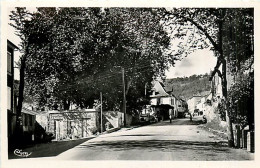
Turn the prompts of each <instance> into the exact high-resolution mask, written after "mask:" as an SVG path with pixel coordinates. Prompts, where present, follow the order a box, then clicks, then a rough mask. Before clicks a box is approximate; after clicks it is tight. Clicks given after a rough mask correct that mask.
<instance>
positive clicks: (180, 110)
mask: <svg viewBox="0 0 260 168" xmlns="http://www.w3.org/2000/svg"><path fill="white" fill-rule="evenodd" d="M176 107H177V117H178V118H183V117H184V116H185V113H186V112H187V111H188V104H187V102H186V101H184V100H183V99H181V98H178V99H177V103H176Z"/></svg>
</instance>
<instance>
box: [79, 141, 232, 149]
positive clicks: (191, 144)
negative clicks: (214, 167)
mask: <svg viewBox="0 0 260 168" xmlns="http://www.w3.org/2000/svg"><path fill="white" fill-rule="evenodd" d="M77 148H87V149H95V150H99V149H100V150H101V149H102V150H103V151H126V150H148V151H163V152H173V151H175V150H178V151H180V150H183V151H185V150H197V151H204V150H211V151H215V152H227V151H228V150H229V149H228V147H227V143H226V142H224V141H223V142H200V141H182V140H145V141H144V140H135V141H132V140H131V141H100V142H95V143H89V144H82V145H79V146H77Z"/></svg>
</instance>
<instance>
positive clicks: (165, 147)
mask: <svg viewBox="0 0 260 168" xmlns="http://www.w3.org/2000/svg"><path fill="white" fill-rule="evenodd" d="M198 124H199V123H198V121H197V122H196V121H193V122H190V121H189V119H187V118H185V119H175V120H173V122H172V123H169V121H164V122H159V123H155V124H152V125H148V126H142V127H138V128H133V129H130V130H126V129H122V130H120V131H117V132H114V133H110V134H104V135H100V136H98V137H97V138H94V139H91V140H89V141H86V142H84V143H82V144H80V145H78V146H76V147H74V148H72V149H70V150H68V151H66V152H64V153H61V154H60V155H58V156H57V157H55V158H53V159H55V160H57V159H62V160H63V159H65V160H156V161H160V160H180V161H182V160H189V161H190V160H200V161H204V160H252V159H253V154H250V153H248V152H246V151H244V150H242V149H231V148H228V147H227V142H226V140H224V139H222V138H219V137H216V136H214V135H213V134H212V133H210V132H208V131H206V130H203V129H201V128H199V127H198Z"/></svg>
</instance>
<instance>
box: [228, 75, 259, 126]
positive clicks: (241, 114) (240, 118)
mask: <svg viewBox="0 0 260 168" xmlns="http://www.w3.org/2000/svg"><path fill="white" fill-rule="evenodd" d="M228 108H229V111H230V113H231V116H232V120H233V122H234V123H239V124H240V125H241V126H242V127H245V126H246V125H251V124H253V122H254V119H253V118H254V76H253V73H250V74H244V75H241V76H240V77H239V78H238V79H237V80H236V81H235V83H233V85H232V86H231V88H230V90H229V95H228Z"/></svg>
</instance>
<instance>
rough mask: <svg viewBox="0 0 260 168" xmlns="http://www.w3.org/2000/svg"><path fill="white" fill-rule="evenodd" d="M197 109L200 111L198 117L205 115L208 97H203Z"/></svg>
mask: <svg viewBox="0 0 260 168" xmlns="http://www.w3.org/2000/svg"><path fill="white" fill-rule="evenodd" d="M195 109H197V111H198V115H204V114H205V111H206V97H205V96H203V97H202V98H201V99H200V101H199V102H198V104H197V105H196V107H195Z"/></svg>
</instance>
